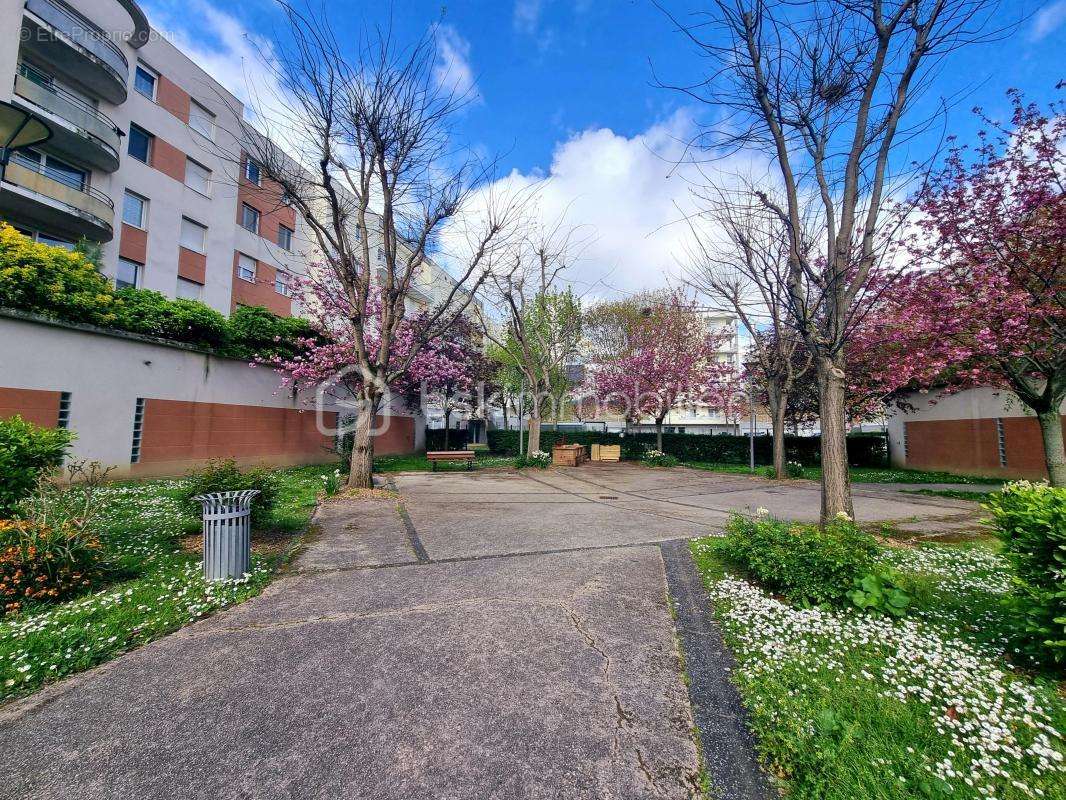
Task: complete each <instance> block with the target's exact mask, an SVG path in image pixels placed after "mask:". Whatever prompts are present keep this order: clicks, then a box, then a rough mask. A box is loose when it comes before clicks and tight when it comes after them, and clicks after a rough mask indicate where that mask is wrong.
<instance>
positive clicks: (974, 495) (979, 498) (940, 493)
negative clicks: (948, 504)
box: [903, 489, 994, 503]
mask: <svg viewBox="0 0 1066 800" xmlns="http://www.w3.org/2000/svg"><path fill="white" fill-rule="evenodd" d="M903 493H904V494H924V495H926V496H927V497H947V498H949V499H951V500H972V501H974V502H975V503H982V502H984V501H985V500H987V499H988V498H989V495H990V494H994V492H967V491H964V490H962V489H904V490H903Z"/></svg>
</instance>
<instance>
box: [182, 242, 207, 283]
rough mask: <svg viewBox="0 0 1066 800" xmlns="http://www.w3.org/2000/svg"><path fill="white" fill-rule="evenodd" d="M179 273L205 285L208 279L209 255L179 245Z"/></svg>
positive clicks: (187, 278)
mask: <svg viewBox="0 0 1066 800" xmlns="http://www.w3.org/2000/svg"><path fill="white" fill-rule="evenodd" d="M178 275H179V276H180V277H182V278H185V279H186V280H190V281H196V282H197V283H199V284H200V285H203V284H204V283H206V281H207V256H206V255H204V254H203V253H197V252H195V251H193V250H189V249H188V248H186V247H178Z"/></svg>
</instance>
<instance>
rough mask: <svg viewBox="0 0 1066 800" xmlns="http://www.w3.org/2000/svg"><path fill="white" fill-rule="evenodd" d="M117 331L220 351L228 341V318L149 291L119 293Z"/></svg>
mask: <svg viewBox="0 0 1066 800" xmlns="http://www.w3.org/2000/svg"><path fill="white" fill-rule="evenodd" d="M115 296H116V297H117V298H118V299H119V301H120V304H119V307H118V312H117V315H116V319H115V325H116V327H119V328H122V329H123V330H127V331H132V332H133V333H140V334H144V335H145V336H157V337H159V338H161V339H170V340H172V341H176V342H185V343H186V344H191V345H195V346H197V347H206V348H209V349H217V348H221V347H223V346H224V345H225V344H226V342H227V341H228V338H229V334H228V331H227V327H226V318H225V317H224V316H222V315H221V314H220V313H218V312H217V311H215V310H214V309H213V308H210V307H209V306H206V305H204V304H203V303H201V302H199V301H198V300H168V299H167V298H166V297H164V296H163V295H162V294H160V293H159V292H153V291H151V290H149V289H119V290H118V291H117V292H115Z"/></svg>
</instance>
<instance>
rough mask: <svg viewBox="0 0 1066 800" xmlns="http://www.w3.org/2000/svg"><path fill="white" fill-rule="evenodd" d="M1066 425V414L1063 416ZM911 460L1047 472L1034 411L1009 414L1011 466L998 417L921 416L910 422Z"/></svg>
mask: <svg viewBox="0 0 1066 800" xmlns="http://www.w3.org/2000/svg"><path fill="white" fill-rule="evenodd" d="M1063 426H1064V428H1066V417H1064V418H1063ZM906 435H907V466H908V467H911V468H914V469H943V470H947V471H949V472H960V473H969V474H974V475H1002V476H1004V477H1016V478H1046V477H1047V467H1046V466H1045V464H1044V442H1043V439H1042V438H1041V436H1040V426H1039V423H1037V421H1036V419H1035V418H1033V417H1004V418H1003V439H1004V442H1003V444H1004V450H1005V453H1006V462H1007V463H1006V466H1002V465H1001V464H1000V456H999V432H998V430H997V427H996V420H995V419H991V418H986V419H952V420H919V421H913V422H907V423H906Z"/></svg>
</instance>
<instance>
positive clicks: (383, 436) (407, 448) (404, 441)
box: [374, 417, 415, 456]
mask: <svg viewBox="0 0 1066 800" xmlns="http://www.w3.org/2000/svg"><path fill="white" fill-rule="evenodd" d="M382 422H383V420H382V419H381V417H378V418H377V426H378V427H380V426H381V424H382ZM414 449H415V421H414V419H413V418H412V417H391V418H390V420H389V428H388V430H386V431H384V432H383V433H380V434H378V435H377V436H376V437H374V453H375V454H376V455H379V456H388V455H397V454H401V453H413V452H414Z"/></svg>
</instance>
